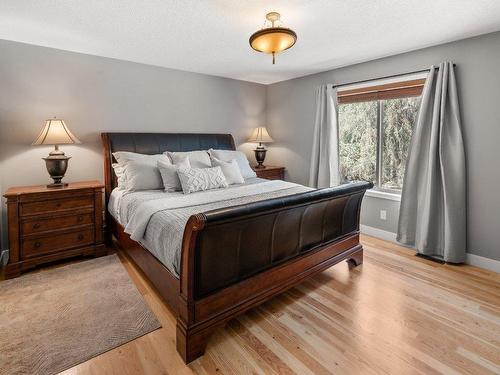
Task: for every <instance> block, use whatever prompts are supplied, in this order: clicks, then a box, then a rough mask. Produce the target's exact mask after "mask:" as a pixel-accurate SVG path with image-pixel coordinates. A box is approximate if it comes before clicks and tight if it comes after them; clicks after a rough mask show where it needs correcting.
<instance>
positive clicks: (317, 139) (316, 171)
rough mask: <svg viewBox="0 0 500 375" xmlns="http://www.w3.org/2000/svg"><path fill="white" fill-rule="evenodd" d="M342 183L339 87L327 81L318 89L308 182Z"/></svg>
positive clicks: (313, 183)
mask: <svg viewBox="0 0 500 375" xmlns="http://www.w3.org/2000/svg"><path fill="white" fill-rule="evenodd" d="M339 183H340V176H339V128H338V102H337V89H335V88H334V87H333V85H331V84H327V85H321V86H320V87H318V88H317V89H316V118H315V123H314V138H313V148H312V158H311V171H310V174H309V185H310V186H311V187H315V188H324V187H330V186H336V185H339Z"/></svg>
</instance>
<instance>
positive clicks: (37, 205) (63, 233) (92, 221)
mask: <svg viewBox="0 0 500 375" xmlns="http://www.w3.org/2000/svg"><path fill="white" fill-rule="evenodd" d="M102 189H103V185H102V184H101V183H100V182H99V181H88V182H77V183H70V184H68V186H66V187H64V188H53V189H49V188H47V187H46V186H45V185H43V186H23V187H13V188H10V189H8V190H7V191H6V193H5V194H4V197H5V198H7V208H8V214H7V215H8V216H7V217H8V221H9V222H8V225H9V263H8V264H7V268H6V269H5V278H7V279H8V278H12V277H16V276H19V275H20V274H21V272H23V271H25V270H27V269H29V268H32V267H35V266H37V265H39V264H42V263H46V262H51V261H54V260H59V259H63V258H67V257H72V256H76V255H95V256H98V255H104V254H105V252H106V250H105V247H104V245H103V241H102V239H103V226H102V225H103V224H102Z"/></svg>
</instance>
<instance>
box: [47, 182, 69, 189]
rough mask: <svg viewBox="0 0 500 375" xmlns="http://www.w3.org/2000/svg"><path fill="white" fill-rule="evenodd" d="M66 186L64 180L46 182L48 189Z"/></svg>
mask: <svg viewBox="0 0 500 375" xmlns="http://www.w3.org/2000/svg"><path fill="white" fill-rule="evenodd" d="M66 186H68V184H67V183H66V182H59V183H53V184H47V187H48V188H49V189H61V188H64V187H66Z"/></svg>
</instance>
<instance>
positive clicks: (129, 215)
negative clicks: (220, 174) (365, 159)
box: [108, 178, 312, 277]
mask: <svg viewBox="0 0 500 375" xmlns="http://www.w3.org/2000/svg"><path fill="white" fill-rule="evenodd" d="M309 190H312V189H311V188H308V187H305V186H302V185H297V184H293V183H290V182H285V181H280V180H274V181H269V180H263V179H259V178H252V179H247V180H245V183H244V184H239V185H231V186H230V187H228V188H225V189H217V190H208V191H202V192H197V193H193V194H189V195H184V194H183V193H182V192H171V193H168V192H164V191H159V190H150V191H141V192H133V193H123V192H122V191H120V190H117V189H115V190H113V192H112V194H111V197H110V200H109V204H108V209H109V211H110V213H111V214H112V215H113V217H114V218H115V219H116V220H118V222H119V223H120V224H121V225H123V226H124V227H125V232H126V233H128V234H130V235H131V238H132V239H134V240H136V241H138V242H140V243H141V244H142V245H143V246H144V247H145V248H146V249H148V250H149V251H150V252H151V253H152V254H153V255H154V256H155V257H156V258H158V259H159V260H160V261H161V262H162V263H163V264H164V265H165V266H166V267H167V268H168V269H169V270H170V271H171V272H172V273H173V274H174V275H175V276H177V277H178V276H179V273H178V270H179V262H180V252H181V245H182V237H183V234H184V228H185V226H186V223H187V220H188V219H189V217H190V216H191V215H193V214H196V213H201V212H207V211H210V210H214V209H218V208H224V207H230V206H236V205H240V204H246V203H250V202H257V201H260V200H265V199H271V198H277V197H282V196H286V195H291V194H296V193H301V192H305V191H309Z"/></svg>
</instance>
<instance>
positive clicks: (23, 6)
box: [0, 0, 500, 83]
mask: <svg viewBox="0 0 500 375" xmlns="http://www.w3.org/2000/svg"><path fill="white" fill-rule="evenodd" d="M271 10H276V11H279V12H280V13H281V14H282V21H283V23H284V24H285V26H287V27H291V28H293V29H294V30H295V31H296V32H297V34H298V40H297V44H296V45H295V46H294V47H293V48H292V49H290V50H288V51H285V52H284V53H282V54H280V55H278V56H277V64H276V65H274V66H273V65H272V64H271V57H270V56H269V55H264V54H261V53H257V52H255V51H253V50H252V49H251V48H250V46H249V45H248V38H249V36H250V35H251V34H252V33H253V32H254V31H256V30H257V29H259V28H260V27H261V26H262V25H263V23H264V17H265V14H266V12H268V11H271ZM497 30H500V0H0V38H1V39H7V40H14V41H19V42H25V43H31V44H36V45H41V46H47V47H54V48H59V49H63V50H68V51H76V52H82V53H88V54H92V55H99V56H106V57H113V58H117V59H122V60H130V61H135V62H140V63H146V64H152V65H158V66H164V67H169V68H174V69H181V70H187V71H192V72H199V73H205V74H213V75H217V76H223V77H230V78H236V79H242V80H247V81H254V82H260V83H273V82H277V81H281V80H286V79H290V78H294V77H299V76H303V75H307V74H311V73H315V72H319V71H324V70H328V69H331V68H336V67H340V66H345V65H349V64H353V63H357V62H362V61H367V60H372V59H375V58H379V57H383V56H388V55H393V54H397V53H401V52H405V51H410V50H414V49H418V48H422V47H427V46H431V45H436V44H440V43H444V42H448V41H452V40H457V39H463V38H466V37H470V36H474V35H479V34H484V33H488V32H492V31H497Z"/></svg>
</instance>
